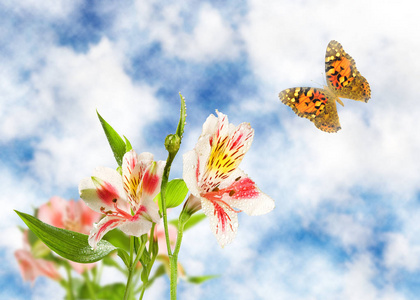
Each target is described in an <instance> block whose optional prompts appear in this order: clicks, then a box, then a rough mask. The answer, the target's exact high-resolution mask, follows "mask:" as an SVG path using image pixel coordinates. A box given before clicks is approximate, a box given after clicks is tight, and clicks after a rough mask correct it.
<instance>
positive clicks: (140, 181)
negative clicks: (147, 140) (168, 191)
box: [79, 150, 165, 249]
mask: <svg viewBox="0 0 420 300" xmlns="http://www.w3.org/2000/svg"><path fill="white" fill-rule="evenodd" d="M164 167H165V162H164V161H157V162H156V161H153V155H152V154H151V153H142V154H140V155H137V154H136V152H134V150H131V151H130V152H127V153H126V154H125V155H124V157H123V164H122V175H121V174H120V173H119V172H118V171H116V170H114V169H110V168H105V167H100V168H97V169H95V171H94V173H93V176H92V177H90V178H85V179H83V180H82V181H81V182H80V184H79V192H80V197H81V198H82V199H83V200H84V201H85V202H86V204H87V205H88V206H89V207H90V208H91V209H93V210H95V211H97V212H100V213H102V214H104V215H105V217H104V218H103V219H102V220H101V221H100V222H99V223H98V224H95V225H94V228H93V229H92V230H91V232H90V236H89V245H91V246H92V248H94V249H95V248H96V245H97V243H98V242H99V241H100V240H101V239H102V237H103V236H104V235H105V234H106V233H107V232H108V231H110V230H111V229H114V228H116V227H119V228H120V229H121V230H122V231H123V232H124V233H126V234H128V235H133V236H140V235H142V234H145V233H147V232H148V231H149V230H150V228H151V227H152V222H154V223H158V222H159V221H160V216H159V208H158V206H157V204H156V203H155V202H154V201H153V198H154V197H155V196H156V195H157V194H158V193H159V191H160V184H161V181H162V174H163V169H164Z"/></svg>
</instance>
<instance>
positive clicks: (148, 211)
mask: <svg viewBox="0 0 420 300" xmlns="http://www.w3.org/2000/svg"><path fill="white" fill-rule="evenodd" d="M159 222H160V215H159V207H158V205H157V204H156V203H155V202H154V201H153V199H152V198H145V199H144V200H142V202H141V205H140V207H139V208H138V209H137V211H136V213H135V215H134V216H132V217H130V218H128V219H126V222H125V223H124V224H122V225H121V226H120V229H121V230H122V231H123V232H124V233H126V234H128V235H134V236H141V235H142V234H145V233H147V232H149V230H150V228H151V227H152V223H159Z"/></svg>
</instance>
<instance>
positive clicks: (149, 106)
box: [0, 0, 420, 300]
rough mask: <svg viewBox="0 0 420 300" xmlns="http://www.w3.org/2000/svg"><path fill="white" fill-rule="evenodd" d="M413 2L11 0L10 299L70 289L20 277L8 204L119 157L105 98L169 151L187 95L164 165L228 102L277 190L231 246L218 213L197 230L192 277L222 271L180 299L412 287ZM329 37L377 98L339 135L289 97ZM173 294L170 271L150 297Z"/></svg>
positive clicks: (418, 226)
mask: <svg viewBox="0 0 420 300" xmlns="http://www.w3.org/2000/svg"><path fill="white" fill-rule="evenodd" d="M417 11H418V4H417V2H415V1H413V0H411V1H409V0H400V1H380V0H373V1H362V0H356V1H351V2H349V1H334V2H332V1H326V0H325V1H304V0H302V1H256V0H255V1H252V0H249V1H246V2H243V1H236V2H234V1H228V2H226V1H185V2H182V3H173V2H172V1H158V0H153V1H118V3H116V2H111V1H89V4H87V2H84V1H71V2H68V1H61V0H59V1H57V0H48V1H47V0H45V1H34V0H32V1H30V0H28V1H19V3H17V2H15V1H3V2H2V3H1V4H0V62H1V64H0V149H1V150H0V190H1V196H0V197H1V204H2V209H1V210H0V261H1V266H2V268H1V270H0V298H2V299H28V298H29V297H30V298H31V299H46V298H48V299H62V298H63V291H62V290H61V288H60V287H59V286H58V284H56V283H54V282H51V281H49V280H45V279H38V280H37V282H36V283H35V285H34V287H33V288H31V287H30V284H29V283H24V282H22V279H21V278H20V274H19V271H18V269H17V263H16V262H15V260H14V257H13V251H14V250H16V249H18V248H20V247H21V236H20V234H19V231H18V229H17V225H22V224H23V223H22V222H21V221H20V220H19V218H18V217H17V215H16V214H15V213H14V212H13V209H17V210H20V211H23V212H28V213H31V212H32V210H33V208H34V207H37V206H39V205H40V204H42V203H44V202H46V201H47V200H48V199H49V198H50V197H51V196H53V195H58V196H61V197H64V198H67V199H71V198H78V191H77V185H78V182H79V181H80V179H81V178H83V177H86V176H90V174H91V172H92V170H93V169H94V168H95V167H97V166H109V167H115V162H114V159H113V156H112V152H111V151H110V149H109V146H108V145H107V141H106V138H105V136H104V134H103V132H102V129H101V127H100V123H99V121H98V120H97V117H96V112H95V110H96V109H98V111H99V112H100V113H101V114H102V116H103V117H104V118H105V119H106V120H107V121H108V122H109V123H110V124H112V125H113V126H114V128H115V129H116V130H117V131H118V132H119V133H121V134H124V135H125V136H127V137H128V138H129V139H130V141H131V143H132V144H133V147H134V148H135V149H136V150H137V151H138V152H143V151H149V152H153V153H154V154H155V157H156V158H157V159H159V160H164V159H166V153H165V150H164V147H163V141H164V138H165V136H166V135H167V134H169V133H172V132H173V131H174V128H175V127H176V124H177V119H178V117H179V96H178V92H179V91H181V93H182V94H183V95H184V96H185V98H186V100H187V108H188V119H187V126H186V133H185V137H184V140H183V144H182V148H181V150H180V155H179V156H178V157H177V159H176V160H175V162H174V165H173V171H172V174H171V177H173V178H176V177H180V176H181V175H182V155H181V154H182V153H185V152H186V151H188V150H190V149H192V148H193V147H194V144H195V142H196V140H197V138H198V136H199V134H200V132H201V125H202V124H203V122H204V121H205V119H206V118H207V116H208V115H209V114H211V113H214V111H215V109H218V110H219V111H221V112H223V113H225V114H227V115H228V116H229V120H230V121H231V122H232V123H234V124H239V123H241V122H250V123H251V125H252V126H253V127H254V129H255V138H254V143H253V146H252V147H251V149H250V151H249V152H248V154H247V155H246V156H245V159H244V161H243V162H242V166H241V167H242V169H243V170H245V172H247V173H248V174H249V175H250V176H251V178H252V179H254V180H255V181H256V182H257V184H258V186H259V187H260V188H261V190H263V191H264V192H265V193H267V194H269V195H270V196H271V197H272V198H273V199H275V202H276V209H275V210H274V211H273V212H271V213H270V214H268V215H265V216H261V217H249V216H246V215H245V214H240V217H239V221H240V227H239V232H238V235H237V238H236V239H235V241H234V243H233V244H231V245H229V246H226V247H225V248H224V249H220V247H219V246H218V244H217V242H216V239H215V238H214V237H213V236H212V234H211V232H210V230H209V228H208V222H207V220H205V221H203V222H202V223H201V224H200V225H199V226H197V227H196V228H194V229H192V230H191V231H188V232H187V233H186V235H185V236H184V241H183V245H182V248H181V253H180V261H181V262H182V263H183V265H184V267H185V268H186V270H187V272H189V273H190V274H191V275H200V274H220V275H221V277H220V278H218V279H215V280H212V281H210V282H208V283H206V284H203V285H200V286H194V285H190V284H187V283H184V282H181V283H180V285H179V298H180V299H187V300H188V299H245V300H248V299H249V300H251V299H294V300H296V299H298V300H310V299H311V300H312V299H323V300H329V299H331V300H332V299H350V300H352V299H354V300H360V299H364V300H374V299H378V300H379V299H381V300H383V299H385V300H387V299H389V300H391V299H392V300H403V299H406V300H408V299H415V298H417V297H418V295H419V293H420V288H419V287H420V222H418V220H420V159H419V153H420V134H419V131H420V121H419V117H418V116H420V105H418V101H419V98H420V97H419V91H418V83H419V81H420V60H419V59H418V54H419V53H420V39H419V34H418V28H419V27H420V19H419V18H418V13H417ZM332 39H335V40H337V41H339V42H340V43H341V44H342V45H343V46H344V49H345V50H346V51H347V52H348V53H349V54H350V55H351V56H352V57H353V58H354V59H355V61H356V62H357V66H358V69H359V71H360V72H361V73H362V75H363V76H364V77H366V79H367V80H368V81H369V83H370V86H371V90H372V99H371V100H370V101H369V103H368V104H364V103H361V102H357V101H352V100H344V103H345V107H344V108H343V107H341V106H339V107H338V110H339V116H340V122H341V126H342V130H341V131H339V132H338V133H336V134H328V133H324V132H321V131H319V130H318V129H317V128H316V127H315V126H314V125H313V124H312V123H311V122H309V121H308V120H305V119H302V118H299V117H297V116H295V115H294V113H293V112H292V110H291V109H290V108H289V107H287V106H285V105H283V104H282V103H281V102H280V101H279V100H278V93H279V92H280V91H281V90H283V89H286V88H289V87H294V86H314V87H319V86H322V85H324V83H325V79H324V78H325V77H324V76H325V74H324V55H325V49H326V46H327V44H328V42H329V41H330V40H332ZM175 216H176V215H172V216H171V217H175ZM114 276H115V274H107V275H106V276H105V277H106V278H105V280H108V281H112V280H113V279H114ZM119 279H120V278H115V279H114V280H119ZM168 295H169V293H168V280H166V279H162V280H159V281H157V282H156V283H155V284H154V286H153V287H152V288H151V289H150V290H148V291H147V294H146V298H147V299H165V298H168ZM54 297H56V298H54Z"/></svg>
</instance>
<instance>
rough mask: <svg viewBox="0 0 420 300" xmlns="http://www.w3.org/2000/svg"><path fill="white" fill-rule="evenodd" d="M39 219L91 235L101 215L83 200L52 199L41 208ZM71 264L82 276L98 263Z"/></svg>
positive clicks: (71, 262)
mask: <svg viewBox="0 0 420 300" xmlns="http://www.w3.org/2000/svg"><path fill="white" fill-rule="evenodd" d="M38 218H39V219H40V220H41V221H43V222H45V223H47V224H50V225H52V226H55V227H58V228H63V229H67V230H71V231H75V232H79V233H83V234H89V231H90V230H91V228H92V224H93V223H94V222H97V221H99V219H100V218H101V214H99V213H97V212H95V211H93V210H91V209H90V208H89V207H88V206H87V205H86V204H85V203H84V202H83V201H82V200H78V201H74V200H70V201H66V200H65V199H63V198H60V197H52V198H51V199H50V201H48V202H47V203H45V204H43V205H41V206H40V207H39V210H38ZM69 263H70V265H71V266H72V267H73V269H74V270H75V271H76V272H78V273H80V274H81V273H83V272H84V271H85V270H90V269H92V268H93V267H94V266H95V265H96V263H90V264H81V263H76V262H73V261H69Z"/></svg>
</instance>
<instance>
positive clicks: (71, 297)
mask: <svg viewBox="0 0 420 300" xmlns="http://www.w3.org/2000/svg"><path fill="white" fill-rule="evenodd" d="M66 272H67V277H68V279H69V280H68V282H67V299H68V300H74V295H73V278H72V277H71V268H70V266H69V265H67V264H66Z"/></svg>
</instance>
